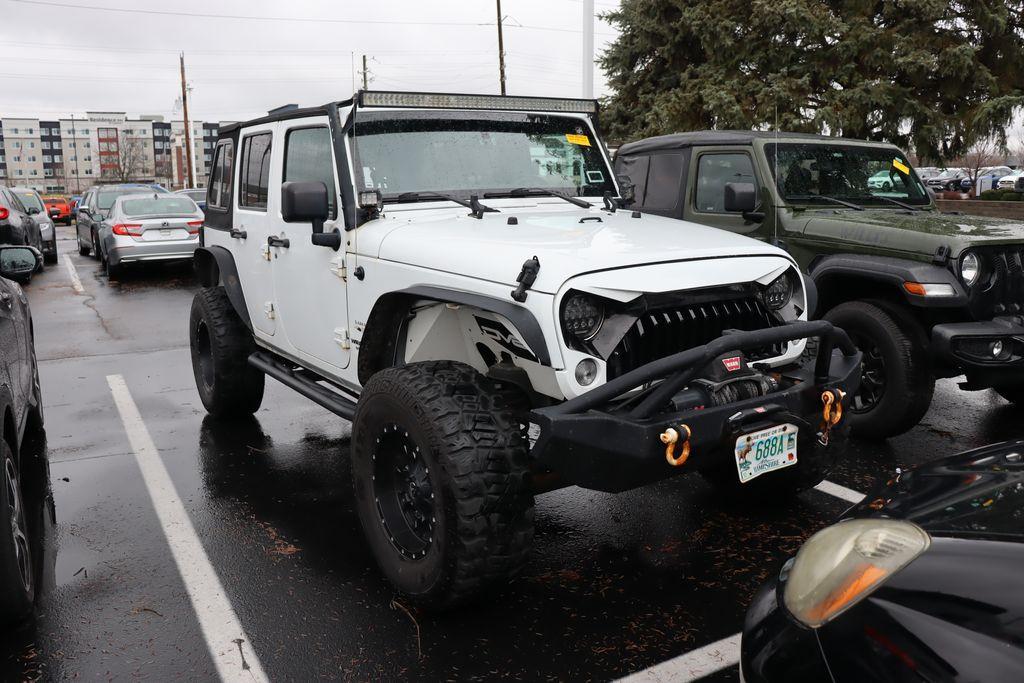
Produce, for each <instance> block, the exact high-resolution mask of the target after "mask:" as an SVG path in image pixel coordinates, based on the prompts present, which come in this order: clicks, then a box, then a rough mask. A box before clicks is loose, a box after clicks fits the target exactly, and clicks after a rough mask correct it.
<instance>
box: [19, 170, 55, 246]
mask: <svg viewBox="0 0 1024 683" xmlns="http://www.w3.org/2000/svg"><path fill="white" fill-rule="evenodd" d="M12 192H14V196H15V197H17V198H18V201H20V202H21V205H22V206H24V207H25V210H26V211H27V212H28V215H30V216H31V217H32V221H33V222H34V223H35V224H36V227H35V230H34V231H33V234H35V233H36V232H38V233H39V240H40V241H39V244H33V245H32V246H34V247H36V248H37V249H39V250H40V251H42V252H43V263H56V262H57V228H56V227H55V226H54V222H53V218H51V217H50V214H49V212H47V210H46V204H45V203H44V202H43V198H42V197H41V196H40V195H39V193H38V192H36V191H35V190H33V189H31V188H28V187H16V188H14V189H13V190H12Z"/></svg>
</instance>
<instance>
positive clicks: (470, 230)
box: [357, 200, 789, 294]
mask: <svg viewBox="0 0 1024 683" xmlns="http://www.w3.org/2000/svg"><path fill="white" fill-rule="evenodd" d="M487 203H488V204H489V205H492V206H494V207H495V208H498V209H500V212H494V213H485V214H484V216H483V218H482V219H476V218H471V217H470V216H468V215H467V211H466V209H463V208H461V207H459V209H458V210H453V209H451V208H449V207H445V208H443V209H437V208H425V207H417V208H416V209H413V210H408V209H404V208H403V209H400V210H394V209H392V210H389V211H388V213H387V215H385V216H384V217H382V218H380V219H378V220H376V221H373V222H372V223H367V224H365V225H363V226H362V227H360V228H359V235H358V240H359V244H358V246H357V248H358V250H359V252H360V253H364V254H368V255H372V256H376V257H378V258H381V259H384V260H388V261H397V262H400V263H408V264H410V265H415V266H419V267H424V268H431V269H434V270H441V271H446V272H452V273H459V274H461V275H466V276H468V277H473V278H478V279H481V280H489V281H492V282H502V283H504V284H507V285H509V286H514V285H515V281H516V277H517V276H518V275H519V272H520V270H521V268H522V266H523V262H524V261H526V260H527V259H529V258H531V257H533V256H536V257H537V258H538V259H539V261H540V272H539V274H538V276H537V281H536V282H535V283H534V285H533V288H532V289H533V290H534V291H538V292H546V293H549V294H553V293H555V292H557V291H558V289H559V287H561V286H562V284H563V283H565V282H566V281H567V280H568V279H569V278H571V277H573V276H576V275H581V274H583V273H590V272H594V271H600V270H609V269H616V268H626V267H631V266H637V265H645V264H651V263H665V262H671V261H683V260H694V259H708V258H719V257H724V256H751V255H769V256H779V257H782V258H785V259H786V260H787V261H789V257H788V256H786V254H785V253H784V252H783V251H781V250H779V249H776V248H775V247H772V246H770V245H767V244H765V243H764V242H759V241H757V240H754V239H751V238H749V237H744V236H742V235H737V234H735V233H731V232H728V231H725V230H718V229H716V228H709V227H705V226H701V225H697V224H695V223H689V222H685V221H680V220H673V219H669V218H662V217H660V216H651V215H648V214H643V215H640V214H633V212H631V211H623V210H620V211H617V212H615V213H614V214H613V213H609V212H608V211H605V210H603V209H598V208H597V207H595V208H593V209H590V210H585V209H576V208H574V207H572V206H569V205H567V204H564V203H559V204H543V203H536V204H531V205H521V204H520V205H513V206H509V205H503V204H501V203H500V202H498V201H493V200H492V201H488V202H487ZM563 207H565V208H563ZM634 215H637V216H639V217H636V218H634V217H633V216H634ZM511 218H515V222H514V224H512V225H510V224H509V221H510V219H511Z"/></svg>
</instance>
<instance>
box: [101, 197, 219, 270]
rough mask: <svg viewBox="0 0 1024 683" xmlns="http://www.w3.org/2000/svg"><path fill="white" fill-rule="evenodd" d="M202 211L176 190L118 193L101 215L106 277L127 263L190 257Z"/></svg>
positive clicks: (197, 241) (201, 223)
mask: <svg viewBox="0 0 1024 683" xmlns="http://www.w3.org/2000/svg"><path fill="white" fill-rule="evenodd" d="M202 225H203V212H202V211H200V210H199V207H198V206H196V203H195V202H194V201H192V200H191V199H189V198H188V197H185V196H182V195H176V194H158V193H154V194H128V195H122V196H120V197H118V198H117V199H116V200H115V201H114V205H113V206H111V207H110V212H109V213H108V214H107V215H105V216H104V217H103V222H102V223H101V224H100V228H99V231H98V237H99V242H100V252H101V253H100V259H101V260H102V262H103V265H104V268H105V269H106V271H107V276H108V277H116V276H117V275H118V274H119V273H120V271H121V270H122V269H123V268H124V266H125V265H126V264H128V263H141V262H145V261H172V260H176V259H188V258H192V253H193V252H194V251H195V249H196V247H197V246H199V230H200V228H201V227H202Z"/></svg>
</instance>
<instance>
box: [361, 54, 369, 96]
mask: <svg viewBox="0 0 1024 683" xmlns="http://www.w3.org/2000/svg"><path fill="white" fill-rule="evenodd" d="M362 73H363V90H369V89H370V85H369V80H368V78H367V76H368V70H367V68H366V55H363V71H362Z"/></svg>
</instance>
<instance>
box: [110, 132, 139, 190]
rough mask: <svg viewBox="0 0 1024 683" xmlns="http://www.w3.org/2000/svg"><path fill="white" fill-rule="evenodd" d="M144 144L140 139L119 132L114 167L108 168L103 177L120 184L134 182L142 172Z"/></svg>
mask: <svg viewBox="0 0 1024 683" xmlns="http://www.w3.org/2000/svg"><path fill="white" fill-rule="evenodd" d="M144 144H145V143H144V141H143V139H142V138H140V137H136V136H134V135H131V134H129V133H128V132H126V131H121V135H120V136H119V139H118V143H117V155H116V157H115V159H114V165H113V167H112V168H108V169H107V170H106V171H105V172H104V174H103V175H104V176H105V177H106V178H109V179H111V180H117V181H118V182H122V183H126V182H129V181H132V180H136V179H137V178H138V177H139V175H140V173H141V172H142V170H143V160H144V155H145V149H144Z"/></svg>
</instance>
